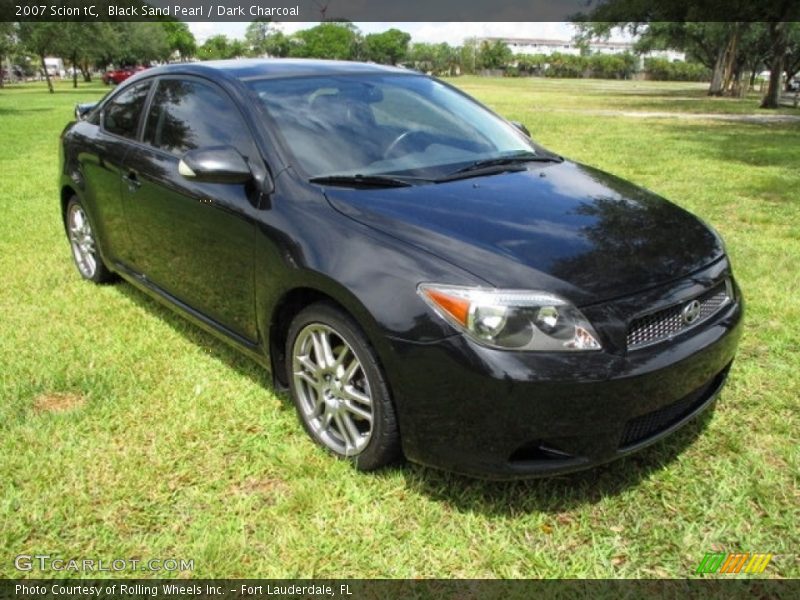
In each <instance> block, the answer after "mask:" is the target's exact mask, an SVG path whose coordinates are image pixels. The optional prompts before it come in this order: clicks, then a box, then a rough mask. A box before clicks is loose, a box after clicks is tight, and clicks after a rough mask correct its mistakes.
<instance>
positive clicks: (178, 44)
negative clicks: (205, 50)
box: [161, 21, 197, 61]
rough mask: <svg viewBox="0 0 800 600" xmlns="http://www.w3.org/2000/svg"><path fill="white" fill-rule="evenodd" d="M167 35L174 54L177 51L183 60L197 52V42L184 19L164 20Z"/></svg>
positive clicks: (168, 43)
mask: <svg viewBox="0 0 800 600" xmlns="http://www.w3.org/2000/svg"><path fill="white" fill-rule="evenodd" d="M161 26H162V27H163V28H164V32H165V33H166V35H167V47H168V48H169V49H170V51H171V52H172V53H173V54H174V53H175V52H177V53H178V54H179V55H180V57H181V61H185V60H186V59H187V58H191V57H192V56H194V55H195V53H196V52H197V42H196V41H195V39H194V34H192V32H191V30H190V29H189V26H188V25H187V24H186V23H184V22H182V21H164V22H162V23H161Z"/></svg>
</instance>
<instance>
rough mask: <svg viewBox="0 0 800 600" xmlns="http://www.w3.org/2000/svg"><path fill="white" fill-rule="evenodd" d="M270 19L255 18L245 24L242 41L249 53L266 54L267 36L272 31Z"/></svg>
mask: <svg viewBox="0 0 800 600" xmlns="http://www.w3.org/2000/svg"><path fill="white" fill-rule="evenodd" d="M272 31H273V29H272V19H256V20H255V21H253V22H252V23H250V25H248V26H247V31H246V32H245V34H244V41H245V43H246V44H247V47H248V50H249V54H251V55H253V56H259V55H261V54H266V52H267V51H266V45H267V38H268V37H269V36H270V34H271V33H272Z"/></svg>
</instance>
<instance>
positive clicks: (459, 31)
mask: <svg viewBox="0 0 800 600" xmlns="http://www.w3.org/2000/svg"><path fill="white" fill-rule="evenodd" d="M317 24H318V23H291V22H286V23H279V24H278V26H279V27H280V28H281V29H282V30H283V32H284V33H287V34H290V33H294V32H295V31H298V30H300V29H307V28H309V27H313V26H315V25H317ZM248 25H249V23H222V22H216V23H214V22H202V23H199V22H197V23H189V28H190V29H191V30H192V33H194V36H195V38H197V41H198V42H199V43H201V44H202V43H203V42H204V41H205V40H206V39H208V38H209V37H211V36H212V35H217V34H225V35H227V36H228V37H231V38H243V37H244V32H245V30H246V29H247V26H248ZM354 25H356V27H358V28H359V29H360V30H361V32H362V33H364V34H367V33H377V32H381V31H385V30H387V29H391V28H392V27H395V28H397V29H401V30H403V31H407V32H408V33H410V34H411V39H412V41H414V42H434V43H438V42H447V43H448V44H450V45H451V46H457V45H459V44H461V43H462V42H463V41H464V39H465V38H469V37H522V38H545V39H557V40H568V39H571V38H572V36H573V34H574V28H573V26H572V24H571V23H563V22H558V23H502V22H500V23H473V22H463V21H453V22H449V23H447V22H444V23H440V22H436V23H433V22H430V23H425V22H420V23H354ZM612 39H614V38H613V37H612Z"/></svg>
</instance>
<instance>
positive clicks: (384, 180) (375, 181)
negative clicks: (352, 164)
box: [308, 175, 412, 188]
mask: <svg viewBox="0 0 800 600" xmlns="http://www.w3.org/2000/svg"><path fill="white" fill-rule="evenodd" d="M308 181H309V182H311V183H321V184H323V185H338V186H343V187H387V188H389V187H409V186H411V185H412V184H411V183H410V182H409V181H408V180H406V179H401V178H399V177H390V176H389V175H323V176H321V177H312V178H311V179H309V180H308Z"/></svg>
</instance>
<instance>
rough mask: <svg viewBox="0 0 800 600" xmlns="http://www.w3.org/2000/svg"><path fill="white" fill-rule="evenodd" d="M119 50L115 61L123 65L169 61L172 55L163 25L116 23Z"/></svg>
mask: <svg viewBox="0 0 800 600" xmlns="http://www.w3.org/2000/svg"><path fill="white" fill-rule="evenodd" d="M114 25H115V26H116V27H117V29H118V34H119V35H118V39H117V43H118V49H117V51H116V52H115V54H116V56H115V57H114V59H115V60H116V61H117V62H119V63H121V64H129V65H134V64H137V63H143V64H147V63H150V62H153V61H162V60H167V59H169V57H170V54H172V50H171V49H170V47H169V41H168V38H167V32H166V31H165V30H164V27H163V26H162V23H133V22H121V23H114Z"/></svg>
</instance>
